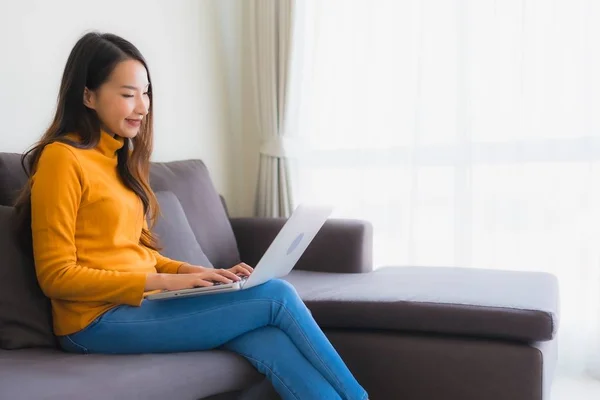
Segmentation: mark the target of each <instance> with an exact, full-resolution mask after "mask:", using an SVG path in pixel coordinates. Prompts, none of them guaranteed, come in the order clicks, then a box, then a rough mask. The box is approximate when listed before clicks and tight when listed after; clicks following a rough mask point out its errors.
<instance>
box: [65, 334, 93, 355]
mask: <svg viewBox="0 0 600 400" xmlns="http://www.w3.org/2000/svg"><path fill="white" fill-rule="evenodd" d="M65 338H67V340H68V341H69V342H71V343H72V344H73V345H74V346H75V347H78V348H80V349H81V350H83V352H84V353H85V354H88V352H89V350H88V349H87V348H85V347H83V346H82V345H80V344H79V343H77V342H75V341H74V340H73V339H71V336H69V335H66V336H65Z"/></svg>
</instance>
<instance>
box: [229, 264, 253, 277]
mask: <svg viewBox="0 0 600 400" xmlns="http://www.w3.org/2000/svg"><path fill="white" fill-rule="evenodd" d="M228 271H231V272H233V273H234V274H236V275H245V276H250V274H251V273H252V271H254V268H252V267H251V266H249V265H248V264H246V263H239V264H238V265H235V266H233V267H231V268H229V269H228Z"/></svg>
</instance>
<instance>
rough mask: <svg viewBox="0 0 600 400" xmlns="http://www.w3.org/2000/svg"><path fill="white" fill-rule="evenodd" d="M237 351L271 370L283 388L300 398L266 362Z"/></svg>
mask: <svg viewBox="0 0 600 400" xmlns="http://www.w3.org/2000/svg"><path fill="white" fill-rule="evenodd" d="M237 353H238V354H239V355H241V356H244V357H246V358H248V359H250V360H252V361H254V362H255V363H257V364H261V365H262V366H263V367H265V368H266V369H268V370H269V371H271V374H272V375H273V376H274V377H275V378H277V380H278V381H279V382H281V384H282V385H283V386H284V387H285V388H286V389H287V390H288V392H290V393H291V394H292V396H294V398H295V399H297V400H300V399H299V398H298V396H296V393H294V392H293V391H292V390H291V389H290V387H289V386H288V385H286V383H285V382H284V381H283V380H282V379H281V378H280V377H279V375H277V374H276V373H275V371H273V370H272V369H271V368H270V367H269V366H268V365H267V364H265V363H264V362H262V361H259V360H257V359H256V358H254V357H251V356H249V355H247V354H245V353H242V352H237Z"/></svg>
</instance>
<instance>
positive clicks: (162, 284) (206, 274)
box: [144, 263, 254, 291]
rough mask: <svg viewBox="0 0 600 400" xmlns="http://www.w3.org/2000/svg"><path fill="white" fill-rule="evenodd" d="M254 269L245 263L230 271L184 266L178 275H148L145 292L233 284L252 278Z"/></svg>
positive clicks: (229, 269) (180, 268)
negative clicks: (242, 277)
mask: <svg viewBox="0 0 600 400" xmlns="http://www.w3.org/2000/svg"><path fill="white" fill-rule="evenodd" d="M252 271H254V269H253V268H252V267H251V266H249V265H248V264H245V263H240V264H237V265H235V266H233V267H231V268H228V269H213V268H206V267H200V266H197V265H190V264H183V265H182V266H181V267H179V270H178V271H177V274H148V275H147V277H146V286H145V288H144V289H145V290H146V291H150V290H157V289H159V290H181V289H192V288H195V287H202V286H213V285H214V283H213V282H222V283H231V282H237V281H239V280H240V279H241V278H240V277H239V275H245V276H250V274H251V273H252Z"/></svg>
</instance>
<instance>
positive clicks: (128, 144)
mask: <svg viewBox="0 0 600 400" xmlns="http://www.w3.org/2000/svg"><path fill="white" fill-rule="evenodd" d="M125 60H137V61H139V62H141V63H142V64H143V65H144V67H145V68H146V71H147V73H148V82H149V83H150V86H149V89H148V96H149V97H150V108H149V110H148V114H147V115H146V117H144V119H143V121H142V124H141V126H140V130H139V133H138V134H137V136H136V137H135V138H133V139H128V138H126V139H125V144H124V146H123V147H122V148H121V149H119V150H118V152H117V156H118V163H117V170H118V173H119V176H120V178H121V180H122V181H123V183H124V184H125V186H127V187H128V188H129V189H131V190H133V191H134V192H135V193H136V194H137V195H138V196H139V198H140V199H141V200H142V203H143V205H144V215H145V216H147V217H149V219H150V226H152V225H153V224H154V222H155V220H156V216H157V215H158V203H157V201H156V197H155V195H154V193H153V192H152V189H151V188H150V185H149V183H148V179H149V178H148V177H149V170H150V154H151V153H152V143H153V128H152V120H153V118H152V115H153V112H152V108H153V107H152V103H153V102H152V81H151V80H150V71H149V70H148V65H147V64H146V60H145V59H144V57H143V56H142V54H141V53H140V51H139V50H138V49H137V48H136V47H135V46H134V45H133V44H131V43H130V42H128V41H127V40H125V39H123V38H121V37H119V36H117V35H113V34H110V33H98V32H91V33H87V34H85V35H84V36H82V37H81V39H79V40H78V41H77V43H76V44H75V46H74V47H73V50H71V54H69V58H68V60H67V65H66V66H65V70H64V72H63V76H62V81H61V84H60V91H59V93H58V103H57V106H56V113H55V115H54V119H53V120H52V124H51V125H50V127H49V128H48V130H47V131H46V133H44V135H43V136H42V138H41V139H40V141H39V142H38V143H37V144H35V145H34V146H33V147H32V148H31V149H30V150H29V151H27V152H26V153H25V154H23V156H22V158H21V165H22V166H23V169H24V170H25V173H26V174H27V176H28V177H29V181H28V182H27V185H25V187H24V188H23V190H22V192H21V193H20V195H19V197H18V198H17V200H16V203H15V211H16V212H15V217H16V229H17V231H18V234H19V236H20V238H21V240H22V243H23V244H24V245H26V246H31V177H32V175H33V174H34V173H35V171H36V168H37V163H38V160H39V159H40V155H41V154H42V151H43V150H44V147H46V146H47V145H48V144H50V143H53V142H62V143H66V144H68V145H71V146H74V147H78V148H84V149H89V148H93V147H95V146H96V145H98V142H99V141H100V134H101V132H100V128H101V125H100V120H99V118H98V116H97V114H96V112H95V111H94V110H92V109H89V108H87V107H86V106H85V105H84V104H83V92H84V88H86V87H87V88H88V89H89V90H95V89H97V88H98V87H100V86H101V85H102V84H103V83H104V82H106V81H107V80H108V77H109V76H110V74H111V73H112V71H113V70H114V68H115V67H116V66H117V64H119V63H120V62H122V61H125ZM69 133H77V134H79V136H80V137H81V141H80V142H73V141H71V140H69V139H68V137H67V136H66V135H67V134H69ZM140 241H141V243H142V244H144V245H146V246H148V247H150V248H152V249H155V250H156V249H157V248H158V246H157V241H156V239H155V238H154V237H152V234H151V233H150V232H149V231H148V230H146V229H144V230H143V231H142V236H141V238H140Z"/></svg>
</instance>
